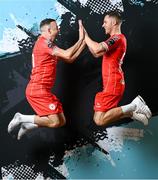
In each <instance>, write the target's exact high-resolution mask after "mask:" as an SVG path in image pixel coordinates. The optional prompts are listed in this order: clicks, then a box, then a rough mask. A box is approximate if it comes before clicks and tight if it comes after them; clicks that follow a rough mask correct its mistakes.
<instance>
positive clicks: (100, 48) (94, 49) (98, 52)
mask: <svg viewBox="0 0 158 180" xmlns="http://www.w3.org/2000/svg"><path fill="white" fill-rule="evenodd" d="M83 29H84V27H83ZM84 31H85V42H86V44H87V46H88V48H89V50H90V52H91V53H92V54H93V56H94V57H100V56H103V55H104V53H105V52H106V51H108V46H107V44H106V43H104V42H100V43H98V42H96V41H93V40H92V39H91V38H90V37H89V35H88V33H87V32H86V30H85V29H84Z"/></svg>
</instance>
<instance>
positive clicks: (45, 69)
mask: <svg viewBox="0 0 158 180" xmlns="http://www.w3.org/2000/svg"><path fill="white" fill-rule="evenodd" d="M55 47H56V46H55V45H54V44H53V43H52V42H51V41H49V40H47V39H46V38H44V37H43V36H40V37H39V38H38V40H37V41H36V43H35V46H34V49H33V54H32V73H31V76H30V79H31V80H30V82H29V84H28V86H27V89H26V93H27V94H29V95H30V96H40V95H49V94H50V92H51V88H52V87H53V85H54V82H55V78H56V65H57V57H56V56H53V55H52V53H53V49H54V48H55Z"/></svg>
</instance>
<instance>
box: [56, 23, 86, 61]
mask: <svg viewBox="0 0 158 180" xmlns="http://www.w3.org/2000/svg"><path fill="white" fill-rule="evenodd" d="M81 24H82V23H81V20H80V21H79V40H78V41H77V42H76V43H75V44H74V45H73V46H72V47H70V48H68V49H66V50H64V49H61V48H59V47H56V48H55V49H54V51H53V54H52V55H55V56H57V57H59V58H61V59H63V60H64V61H66V62H67V63H72V62H73V61H74V60H75V59H76V58H77V57H78V56H79V54H80V53H81V51H82V50H83V48H84V47H85V42H84V30H83V27H82V26H81Z"/></svg>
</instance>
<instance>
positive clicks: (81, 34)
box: [78, 20, 85, 40]
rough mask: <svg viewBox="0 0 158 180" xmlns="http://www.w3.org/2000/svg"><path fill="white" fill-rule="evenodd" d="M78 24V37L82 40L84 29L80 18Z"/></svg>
mask: <svg viewBox="0 0 158 180" xmlns="http://www.w3.org/2000/svg"><path fill="white" fill-rule="evenodd" d="M78 24H79V39H80V40H83V39H84V37H85V31H84V28H83V25H82V20H79V21H78Z"/></svg>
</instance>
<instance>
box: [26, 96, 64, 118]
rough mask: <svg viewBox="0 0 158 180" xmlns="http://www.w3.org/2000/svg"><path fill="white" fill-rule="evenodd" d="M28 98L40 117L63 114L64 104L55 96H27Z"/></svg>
mask: <svg viewBox="0 0 158 180" xmlns="http://www.w3.org/2000/svg"><path fill="white" fill-rule="evenodd" d="M26 98H27V100H28V102H29V104H30V105H31V107H32V108H33V109H34V111H35V112H36V113H37V115H39V116H46V115H51V114H59V113H63V108H62V104H61V103H60V101H59V99H58V98H57V97H56V96H55V95H54V94H50V95H46V96H45V95H43V96H40V97H36V96H30V95H28V94H26Z"/></svg>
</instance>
